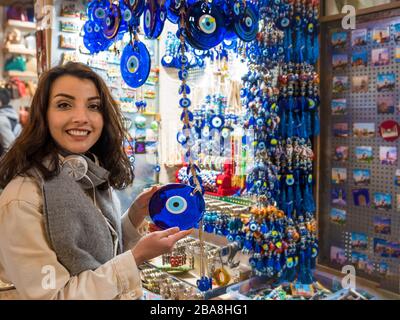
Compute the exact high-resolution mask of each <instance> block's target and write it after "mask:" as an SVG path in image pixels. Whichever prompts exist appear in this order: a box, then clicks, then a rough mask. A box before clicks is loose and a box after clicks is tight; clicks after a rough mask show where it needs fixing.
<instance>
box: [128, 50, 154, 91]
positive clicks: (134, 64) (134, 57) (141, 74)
mask: <svg viewBox="0 0 400 320" xmlns="http://www.w3.org/2000/svg"><path fill="white" fill-rule="evenodd" d="M150 67H151V58H150V54H149V51H148V50H147V48H146V46H145V45H144V44H143V43H142V42H135V43H134V45H132V44H130V43H128V44H127V45H126V47H125V49H124V51H123V53H122V56H121V66H120V68H121V75H122V78H123V79H124V81H125V82H126V84H127V85H128V86H130V87H132V88H138V87H140V86H141V85H143V84H144V83H145V82H146V80H147V78H148V77H149V74H150Z"/></svg>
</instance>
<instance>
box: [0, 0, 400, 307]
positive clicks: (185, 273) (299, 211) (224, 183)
mask: <svg viewBox="0 0 400 320" xmlns="http://www.w3.org/2000/svg"><path fill="white" fill-rule="evenodd" d="M393 6H394V7H396V8H395V9H393V10H391V11H390V12H389V11H387V10H386V9H385V10H386V11H385V10H384V11H382V12H379V14H378V15H377V16H374V15H373V14H370V13H365V14H364V12H362V15H361V16H362V17H361V18H360V20H357V28H356V29H354V30H352V29H349V30H344V29H342V26H341V24H340V20H339V19H336V18H335V17H333V18H331V17H326V16H324V17H323V18H321V17H320V12H321V9H322V7H323V4H322V2H320V1H319V0H279V1H277V0H112V1H111V0H85V1H79V0H69V1H68V2H60V3H56V4H55V10H56V12H57V14H58V16H57V17H56V21H55V22H56V23H55V24H54V25H55V26H56V28H55V29H56V30H52V32H51V36H50V39H51V40H52V42H53V43H54V44H55V45H54V46H52V47H51V50H50V51H49V50H45V52H38V60H40V59H45V60H46V59H47V60H49V61H51V63H65V62H67V61H80V62H82V63H84V64H87V65H88V66H90V67H91V68H93V70H95V71H96V72H97V73H98V74H99V75H100V76H101V77H102V78H103V79H104V80H105V82H106V84H107V86H108V87H109V88H110V92H111V94H112V96H113V98H114V99H115V102H116V105H117V106H118V108H119V110H120V112H121V115H122V124H123V126H124V128H125V131H126V136H125V138H124V141H123V145H122V148H123V150H124V151H125V153H126V155H127V156H128V159H129V161H130V164H131V166H132V168H133V170H134V174H135V181H134V183H133V184H132V185H131V186H129V187H127V188H126V189H124V190H118V191H117V190H116V195H117V196H118V199H119V200H120V204H121V210H122V211H124V212H125V211H126V210H127V209H128V208H129V207H130V206H131V203H132V200H133V199H134V198H135V197H136V196H137V195H138V194H140V193H141V192H143V190H144V189H145V188H148V187H151V186H154V185H156V186H158V189H157V190H156V191H155V192H154V194H152V196H151V197H150V199H149V204H148V207H147V209H148V216H146V225H147V227H146V230H145V232H155V231H162V230H167V229H170V228H174V227H178V228H179V230H191V234H190V235H189V236H186V237H185V238H183V239H181V240H179V241H177V242H176V244H175V245H174V247H173V248H172V249H171V251H170V252H168V253H165V254H162V255H160V256H158V257H156V258H153V259H150V260H148V261H146V262H144V263H143V264H142V265H138V269H139V273H140V278H141V281H142V287H143V291H144V299H154V300H158V299H166V300H206V299H213V298H218V299H232V300H373V299H375V296H373V295H371V294H370V293H369V292H368V290H364V286H363V285H364V284H363V283H362V284H361V283H360V282H357V287H356V288H344V287H343V282H341V280H342V277H337V274H336V273H335V275H333V272H332V269H336V271H338V272H341V271H342V268H343V266H346V265H347V266H354V267H355V270H356V276H357V281H358V280H359V279H358V277H360V278H363V279H367V280H370V281H372V282H373V283H374V284H376V286H379V287H380V288H382V289H384V290H387V291H388V292H393V293H400V286H399V276H400V273H399V268H398V266H399V258H400V241H399V239H400V234H399V230H400V229H399V228H398V226H399V223H400V220H399V215H398V213H399V211H400V191H399V189H398V188H399V186H400V169H398V164H399V161H398V151H399V147H398V145H397V144H398V142H399V137H400V122H399V121H400V120H399V118H398V115H399V113H400V100H399V99H400V95H399V94H398V92H397V91H398V90H397V89H398V88H397V86H398V84H397V80H398V78H399V77H400V74H399V70H400V69H399V68H398V67H399V65H398V64H399V63H400V18H399V17H400V4H399V5H398V6H397V5H393ZM5 12H6V16H7V17H8V18H9V19H17V20H20V21H22V22H24V21H26V22H29V21H32V19H33V18H32V17H31V16H32V13H31V12H30V10H28V9H26V8H25V7H24V6H22V7H21V6H19V5H15V6H11V7H10V8H9V9H8V10H6V11H5ZM323 12H325V13H326V10H324V11H323ZM5 35H6V36H5V43H4V46H5V50H4V52H5V58H6V59H4V61H3V60H1V59H0V61H3V62H4V63H3V69H4V70H5V71H8V72H9V73H10V76H9V79H6V81H1V80H0V86H1V87H5V88H7V89H8V90H9V91H10V93H11V96H12V98H13V99H14V98H21V97H24V96H26V97H29V96H30V94H31V93H32V91H33V90H34V83H33V84H29V85H28V83H29V81H23V80H21V79H19V78H17V77H12V76H11V75H12V73H11V72H12V71H14V72H15V71H19V72H25V73H26V72H28V71H30V70H31V69H32V64H31V62H30V59H29V57H30V55H32V52H31V51H30V50H31V49H32V50H33V48H32V39H27V40H25V37H24V34H23V33H22V32H21V31H20V30H18V28H16V29H15V28H14V27H13V28H9V29H8V30H7V33H5ZM44 36H45V35H44V33H40V31H38V33H37V37H39V38H37V39H38V40H40V38H41V37H44ZM26 37H29V36H26ZM46 37H49V36H48V35H47V36H46ZM42 40H43V41H44V38H43V39H42ZM46 43H47V41H46ZM41 45H43V48H44V47H46V45H49V44H45V43H42V44H41ZM40 47H41V46H39V48H40ZM7 50H8V51H7ZM13 50H17V51H18V50H22V51H27V53H24V54H11V51H13ZM41 50H42V49H41ZM41 50H39V51H41ZM49 52H51V56H50V57H46V55H47V54H48V53H49ZM6 53H7V55H6ZM42 64H43V61H42V62H41V66H39V69H40V70H41V71H44V70H45V69H46V68H45V64H43V65H42ZM40 70H39V71H40ZM322 71H323V72H322ZM24 80H25V79H24ZM31 87H32V88H31ZM166 153H167V155H166ZM171 159H172V160H171ZM368 285H369V284H368ZM375 289H377V288H375ZM1 290H2V287H1V282H0V291H1Z"/></svg>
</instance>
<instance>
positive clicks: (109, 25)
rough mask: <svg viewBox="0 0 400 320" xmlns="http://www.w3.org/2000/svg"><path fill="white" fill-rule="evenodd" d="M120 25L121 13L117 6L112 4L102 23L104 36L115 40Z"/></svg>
mask: <svg viewBox="0 0 400 320" xmlns="http://www.w3.org/2000/svg"><path fill="white" fill-rule="evenodd" d="M120 25H121V11H120V10H119V7H118V6H117V5H116V4H112V5H111V7H110V8H109V9H108V11H107V13H106V16H105V18H104V20H103V22H102V27H103V34H104V36H105V37H106V38H107V39H109V40H111V39H114V38H115V36H116V35H117V33H118V30H119V27H120Z"/></svg>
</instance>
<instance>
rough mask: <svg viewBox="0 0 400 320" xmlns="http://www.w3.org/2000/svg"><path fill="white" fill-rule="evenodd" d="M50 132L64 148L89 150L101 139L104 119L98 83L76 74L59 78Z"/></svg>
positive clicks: (53, 96) (49, 113)
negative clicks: (79, 77)
mask: <svg viewBox="0 0 400 320" xmlns="http://www.w3.org/2000/svg"><path fill="white" fill-rule="evenodd" d="M47 121H48V123H49V130H50V134H51V136H52V137H53V139H54V140H55V142H56V143H57V144H58V145H59V146H60V147H61V148H63V149H65V150H69V151H71V152H74V153H85V152H87V151H88V150H89V149H90V148H91V147H92V146H93V145H94V144H95V143H96V142H97V141H98V140H99V138H100V135H101V133H102V130H103V125H104V120H103V114H102V110H101V99H100V96H99V93H98V91H97V89H96V86H95V85H94V83H93V82H92V81H90V80H85V79H78V78H76V77H73V76H63V77H60V78H58V79H57V80H56V81H55V82H54V84H53V87H52V90H51V93H50V106H49V109H48V110H47Z"/></svg>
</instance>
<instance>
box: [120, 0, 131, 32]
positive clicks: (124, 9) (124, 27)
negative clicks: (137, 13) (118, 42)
mask: <svg viewBox="0 0 400 320" xmlns="http://www.w3.org/2000/svg"><path fill="white" fill-rule="evenodd" d="M119 11H120V12H121V23H120V26H119V31H118V32H119V33H122V34H123V33H125V32H127V31H129V26H130V25H131V24H132V20H133V19H134V16H133V14H132V10H131V9H130V8H129V6H128V5H127V4H126V1H120V2H119Z"/></svg>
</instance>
